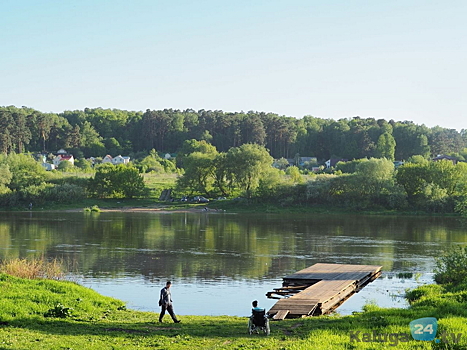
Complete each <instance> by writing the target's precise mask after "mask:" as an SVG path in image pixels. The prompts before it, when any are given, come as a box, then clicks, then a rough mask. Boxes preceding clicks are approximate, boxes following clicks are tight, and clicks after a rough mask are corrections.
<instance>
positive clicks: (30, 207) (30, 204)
mask: <svg viewBox="0 0 467 350" xmlns="http://www.w3.org/2000/svg"><path fill="white" fill-rule="evenodd" d="M29 210H32V202H30V203H29Z"/></svg>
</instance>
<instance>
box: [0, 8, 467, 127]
mask: <svg viewBox="0 0 467 350" xmlns="http://www.w3.org/2000/svg"><path fill="white" fill-rule="evenodd" d="M466 16H467V1H465V0H460V1H457V0H445V1H432V0H420V1H417V0H403V1H400V0H390V1H389V0H387V1H384V0H376V1H375V0H368V1H358V0H355V1H354V0H321V1H315V0H286V1H279V0H265V1H263V0H248V1H244V0H235V1H232V0H226V1H224V0H198V1H193V0H191V1H177V0H164V1H159V0H132V1H123V0H109V1H104V0H79V1H78V0H76V1H73V0H41V1H37V0H31V1H26V0H0V106H9V105H14V106H17V107H21V106H27V107H31V108H35V109H37V110H39V111H42V112H56V113H58V112H62V111H65V110H76V109H80V110H82V109H84V108H86V107H88V108H94V107H102V108H117V109H124V110H133V111H145V110H146V109H151V110H157V109H164V108H173V109H181V110H183V109H187V108H192V109H194V110H199V109H205V110H223V111H226V112H240V111H244V112H247V111H262V112H273V113H277V114H279V115H285V116H292V117H296V118H301V117H303V116H305V115H312V116H315V117H320V118H326V119H327V118H330V119H336V120H337V119H341V118H352V117H355V116H359V117H361V118H367V117H373V118H376V119H386V120H390V119H393V120H396V121H404V120H409V121H413V122H415V123H417V124H425V125H427V126H428V127H433V126H436V125H439V126H442V127H445V128H452V129H457V130H459V131H460V130H461V129H467V113H466V110H467V84H466V83H467V69H466V62H467V45H466V40H467V21H466V20H465V18H466Z"/></svg>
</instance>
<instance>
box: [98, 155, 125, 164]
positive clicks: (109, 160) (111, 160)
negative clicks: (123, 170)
mask: <svg viewBox="0 0 467 350" xmlns="http://www.w3.org/2000/svg"><path fill="white" fill-rule="evenodd" d="M129 162H130V157H122V156H121V155H118V156H116V157H112V156H111V155H109V154H107V155H106V156H105V157H104V158H103V159H102V163H112V164H114V165H117V164H128V163H129Z"/></svg>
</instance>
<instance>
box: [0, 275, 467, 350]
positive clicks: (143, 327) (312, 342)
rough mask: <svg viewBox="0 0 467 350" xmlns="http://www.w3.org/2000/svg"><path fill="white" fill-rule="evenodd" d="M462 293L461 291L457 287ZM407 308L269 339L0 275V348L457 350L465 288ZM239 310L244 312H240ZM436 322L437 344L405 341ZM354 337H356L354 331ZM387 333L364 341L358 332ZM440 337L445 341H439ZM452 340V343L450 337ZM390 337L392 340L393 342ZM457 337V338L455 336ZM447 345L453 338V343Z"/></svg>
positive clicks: (315, 323)
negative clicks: (416, 323) (417, 324)
mask: <svg viewBox="0 0 467 350" xmlns="http://www.w3.org/2000/svg"><path fill="white" fill-rule="evenodd" d="M464 287H465V288H464ZM409 297H410V300H411V302H412V307H411V308H409V309H380V308H378V307H375V306H371V305H369V306H367V307H366V308H365V311H364V312H359V313H355V314H354V315H352V316H345V317H340V316H326V317H315V318H306V319H295V320H285V321H281V322H272V323H271V335H270V336H269V337H265V336H264V335H256V334H255V335H251V336H250V335H248V333H247V319H246V318H242V317H229V316H221V317H209V316H181V320H182V323H180V324H174V323H172V322H169V320H168V317H167V319H166V320H165V323H158V322H157V319H158V314H157V313H150V312H139V311H133V310H127V309H125V306H124V303H123V302H121V301H119V300H116V299H112V298H109V297H104V296H101V295H99V294H98V293H96V292H94V291H92V290H90V289H88V288H85V287H82V286H79V285H77V284H75V283H72V282H65V281H53V280H43V279H36V280H30V279H21V278H17V277H13V276H10V275H6V274H0V349H99V350H103V349H290V350H300V349H303V350H304V349H326V350H334V349H336V350H337V349H339V350H340V349H386V348H391V347H394V348H397V349H464V348H466V347H467V311H466V308H465V303H466V302H467V286H457V287H456V288H453V287H451V288H448V287H442V286H424V287H421V288H419V289H417V290H415V291H413V292H411V293H409ZM242 307H243V306H242ZM421 317H436V318H437V319H438V339H440V342H439V343H436V342H434V341H430V342H428V341H417V340H413V339H412V338H410V339H409V341H405V340H407V339H405V338H404V336H403V334H410V329H409V326H408V325H409V323H410V322H411V321H412V320H414V319H417V318H421ZM358 332H360V333H358ZM374 332H376V333H377V334H382V335H383V337H384V334H393V336H390V335H389V336H388V338H387V339H386V340H387V341H386V342H375V341H370V342H365V341H364V340H365V339H366V340H368V338H364V337H365V336H364V333H368V334H371V335H372V337H373V334H374ZM441 333H446V334H448V336H446V337H445V338H442V337H441V336H440V334H441ZM451 333H452V334H454V335H456V337H457V338H455V339H457V340H458V341H459V343H454V342H453V340H452V339H451V338H450V334H451ZM394 334H397V335H396V336H394ZM459 334H461V336H460V338H459V337H458V335H459ZM453 339H454V338H453Z"/></svg>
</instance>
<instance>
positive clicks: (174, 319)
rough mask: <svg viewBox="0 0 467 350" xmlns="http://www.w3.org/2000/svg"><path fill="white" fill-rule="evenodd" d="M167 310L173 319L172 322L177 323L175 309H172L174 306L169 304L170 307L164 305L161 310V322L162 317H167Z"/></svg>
mask: <svg viewBox="0 0 467 350" xmlns="http://www.w3.org/2000/svg"><path fill="white" fill-rule="evenodd" d="M165 310H167V312H168V313H169V315H170V317H172V320H173V321H174V322H177V317H175V314H174V309H173V307H172V304H169V305H167V306H166V305H162V310H161V314H160V315H159V322H162V317H164V315H165Z"/></svg>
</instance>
